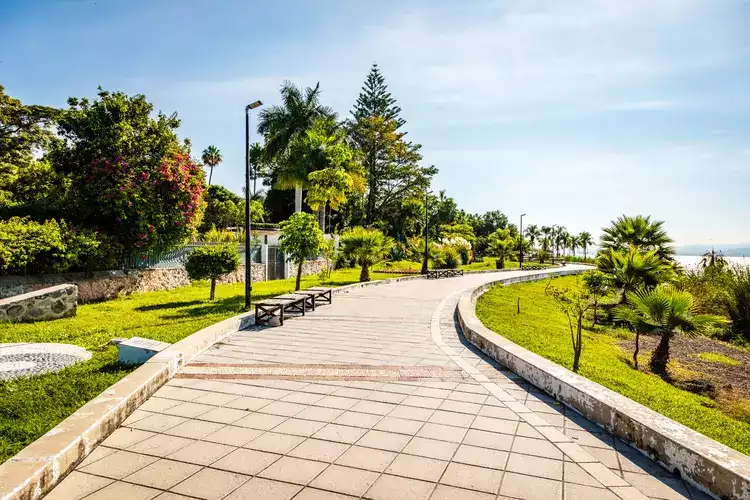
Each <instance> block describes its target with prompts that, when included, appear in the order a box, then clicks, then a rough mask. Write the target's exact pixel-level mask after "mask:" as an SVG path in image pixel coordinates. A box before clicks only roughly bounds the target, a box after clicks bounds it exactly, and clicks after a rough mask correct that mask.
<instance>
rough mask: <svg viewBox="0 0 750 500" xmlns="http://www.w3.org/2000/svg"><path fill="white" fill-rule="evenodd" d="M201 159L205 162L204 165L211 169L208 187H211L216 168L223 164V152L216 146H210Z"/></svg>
mask: <svg viewBox="0 0 750 500" xmlns="http://www.w3.org/2000/svg"><path fill="white" fill-rule="evenodd" d="M201 159H202V160H203V164H204V165H206V166H207V167H208V168H209V169H210V173H209V174H208V185H209V186H210V185H211V178H212V177H213V175H214V167H215V166H217V165H218V164H219V163H221V160H222V157H221V152H220V151H219V148H217V147H216V146H213V145H212V146H208V147H207V148H206V149H204V150H203V154H202V156H201Z"/></svg>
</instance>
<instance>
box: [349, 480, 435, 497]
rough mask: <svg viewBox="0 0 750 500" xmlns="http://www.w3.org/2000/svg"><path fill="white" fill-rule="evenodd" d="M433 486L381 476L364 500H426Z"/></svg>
mask: <svg viewBox="0 0 750 500" xmlns="http://www.w3.org/2000/svg"><path fill="white" fill-rule="evenodd" d="M434 488H435V485H434V484H433V483H428V482H426V481H419V480H417V479H409V478H405V477H398V476H389V475H382V476H380V478H379V479H378V480H377V481H375V484H373V485H372V487H371V488H370V490H369V491H368V492H367V493H366V494H365V496H364V498H369V499H372V500H427V499H428V498H429V497H430V494H432V491H433V489H434Z"/></svg>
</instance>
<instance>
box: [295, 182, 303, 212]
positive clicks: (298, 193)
mask: <svg viewBox="0 0 750 500" xmlns="http://www.w3.org/2000/svg"><path fill="white" fill-rule="evenodd" d="M301 211H302V185H301V184H297V185H296V186H294V213H295V214H296V213H297V212H301Z"/></svg>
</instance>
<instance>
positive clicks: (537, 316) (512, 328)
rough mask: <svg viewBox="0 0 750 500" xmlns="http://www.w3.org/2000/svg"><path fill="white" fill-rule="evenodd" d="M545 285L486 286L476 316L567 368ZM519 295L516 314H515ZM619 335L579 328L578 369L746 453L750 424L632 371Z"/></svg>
mask: <svg viewBox="0 0 750 500" xmlns="http://www.w3.org/2000/svg"><path fill="white" fill-rule="evenodd" d="M575 281H576V278H575V277H562V278H558V279H557V280H556V283H557V284H559V286H565V285H567V284H568V283H574V282H575ZM545 287H546V283H545V282H541V281H540V282H533V283H523V284H517V285H510V286H496V287H492V288H491V289H490V290H488V291H487V293H485V294H483V295H482V296H481V297H480V298H479V299H478V300H477V316H478V317H479V319H480V320H481V321H482V323H483V324H484V325H485V326H486V327H487V328H489V329H491V330H493V331H495V332H497V333H498V334H499V335H502V336H503V337H505V338H507V339H508V340H510V341H512V342H514V343H516V344H518V345H520V346H521V347H523V348H525V349H528V350H530V351H532V352H534V353H536V354H538V355H540V356H543V357H545V358H547V359H549V360H551V361H552V362H554V363H557V364H559V365H562V366H564V367H566V368H568V369H570V368H571V367H572V365H573V352H572V351H571V349H570V340H569V334H570V332H569V330H570V329H569V325H568V321H567V318H566V316H565V314H564V313H563V312H562V311H561V310H560V309H559V308H558V306H557V304H556V303H555V301H554V299H553V298H552V297H549V296H546V295H545V294H544V289H545ZM519 298H520V299H521V304H522V314H516V303H517V301H518V299H519ZM616 332H617V335H615V333H616ZM605 333H608V334H605ZM621 333H622V334H624V335H627V336H628V337H629V338H632V334H631V333H629V332H626V331H625V332H623V331H622V330H613V329H608V330H604V331H603V330H602V329H601V327H600V328H598V329H597V330H596V331H592V330H589V329H588V328H584V329H583V342H584V344H585V346H586V348H585V350H584V351H583V353H582V355H581V362H580V368H579V371H578V373H579V374H580V375H582V376H584V377H587V378H588V379H590V380H592V381H594V382H597V383H599V384H602V385H603V386H605V387H607V388H609V389H611V390H613V391H616V392H618V393H620V394H622V395H624V396H625V397H628V398H630V399H633V400H634V401H636V402H638V403H640V404H643V405H645V406H647V407H649V408H651V409H652V410H654V411H657V412H659V413H661V414H662V415H664V416H666V417H667V418H671V419H674V420H676V421H678V422H680V423H681V424H683V425H686V426H688V427H690V428H692V429H694V430H695V431H697V432H700V433H702V434H704V435H706V436H708V437H710V438H711V439H715V440H717V441H719V442H721V443H724V444H726V445H727V446H730V447H732V448H734V449H736V450H738V451H740V452H741V453H750V423H746V422H742V421H740V420H736V419H734V418H731V417H729V416H727V415H726V414H724V413H723V412H722V410H721V409H720V408H718V407H717V404H716V402H715V401H713V400H711V399H709V398H708V397H705V396H701V395H699V394H693V393H691V392H689V391H686V390H682V389H679V388H677V387H675V386H673V385H671V384H670V383H668V382H667V381H665V380H663V379H662V378H661V377H658V376H656V375H653V374H650V373H648V372H644V371H636V370H633V367H632V364H631V363H630V361H629V359H628V358H629V356H628V355H627V354H626V353H625V352H623V350H622V349H621V347H620V345H619V344H620V342H621V339H620V337H621V336H622V335H621Z"/></svg>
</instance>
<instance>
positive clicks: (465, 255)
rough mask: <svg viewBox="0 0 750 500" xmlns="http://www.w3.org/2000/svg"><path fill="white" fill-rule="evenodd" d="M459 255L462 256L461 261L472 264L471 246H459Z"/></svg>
mask: <svg viewBox="0 0 750 500" xmlns="http://www.w3.org/2000/svg"><path fill="white" fill-rule="evenodd" d="M457 250H458V255H459V256H460V257H461V262H462V263H464V264H470V263H471V248H468V247H466V246H463V245H462V246H459V247H458V248H457Z"/></svg>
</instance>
